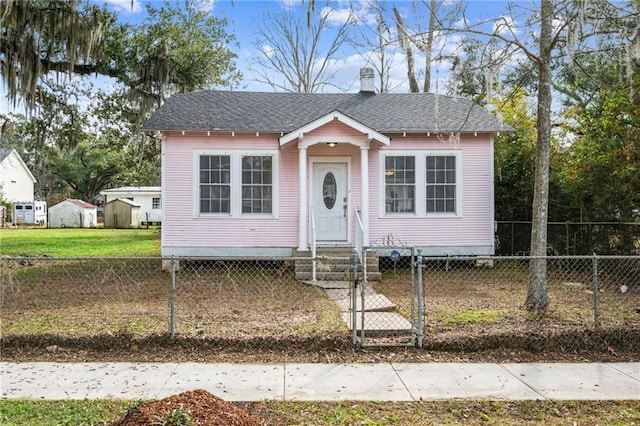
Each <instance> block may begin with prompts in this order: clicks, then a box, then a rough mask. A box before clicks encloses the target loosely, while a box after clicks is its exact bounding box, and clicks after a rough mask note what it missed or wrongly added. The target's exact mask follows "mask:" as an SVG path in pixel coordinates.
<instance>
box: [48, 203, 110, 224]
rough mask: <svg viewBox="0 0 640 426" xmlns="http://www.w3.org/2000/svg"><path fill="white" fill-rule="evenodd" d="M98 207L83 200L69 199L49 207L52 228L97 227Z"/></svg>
mask: <svg viewBox="0 0 640 426" xmlns="http://www.w3.org/2000/svg"><path fill="white" fill-rule="evenodd" d="M97 218H98V207H97V206H94V205H93V204H90V203H87V202H86V201H82V200H74V199H67V200H64V201H61V202H60V203H58V204H56V205H54V206H51V207H49V227H50V228H95V227H96V225H97V224H98V219H97Z"/></svg>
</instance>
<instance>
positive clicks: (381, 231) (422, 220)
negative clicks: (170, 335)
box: [369, 135, 494, 254]
mask: <svg viewBox="0 0 640 426" xmlns="http://www.w3.org/2000/svg"><path fill="white" fill-rule="evenodd" d="M404 150H410V151H413V152H414V153H415V154H416V155H417V154H418V153H419V150H434V151H437V150H444V151H451V150H460V151H461V153H462V167H463V169H462V171H463V175H462V185H463V187H462V194H463V199H462V204H463V205H462V216H461V217H429V216H427V217H424V216H423V217H409V216H404V217H397V216H395V217H394V216H384V215H381V214H380V200H379V197H378V195H379V194H381V185H382V184H383V177H382V172H381V171H380V170H379V169H380V155H381V154H382V153H383V152H387V151H404ZM421 178H422V176H416V179H417V182H421V180H420V179H421ZM369 179H370V185H369V190H370V194H371V195H370V201H371V203H370V217H369V221H370V222H369V223H370V226H369V232H370V238H371V240H372V241H376V240H377V241H380V242H381V241H382V238H383V237H385V236H388V235H389V234H392V235H393V237H394V238H395V239H397V240H400V241H402V242H403V243H406V244H407V245H409V246H421V247H474V246H490V247H493V238H494V237H493V235H494V213H493V212H494V207H493V148H492V140H491V139H490V137H489V136H486V135H485V136H477V137H466V138H463V139H462V140H461V141H460V143H459V144H449V143H444V142H441V141H438V140H437V139H434V138H424V139H415V138H410V137H407V138H403V137H402V135H398V136H397V137H394V138H393V140H392V142H391V146H389V147H385V148H383V149H382V150H380V151H373V152H372V153H371V155H370V165H369ZM417 202H421V201H420V200H418V201H417ZM442 254H448V253H447V252H446V250H444V252H443V253H442ZM452 254H454V253H452Z"/></svg>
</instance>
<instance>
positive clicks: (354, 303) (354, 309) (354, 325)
mask: <svg viewBox="0 0 640 426" xmlns="http://www.w3.org/2000/svg"><path fill="white" fill-rule="evenodd" d="M351 266H352V268H353V279H352V280H351V334H352V344H353V346H356V345H357V344H358V319H357V318H356V315H357V314H358V291H357V290H358V250H357V249H355V248H354V249H353V261H352V265H351ZM363 328H364V327H363Z"/></svg>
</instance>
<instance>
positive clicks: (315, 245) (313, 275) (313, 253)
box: [311, 207, 318, 282]
mask: <svg viewBox="0 0 640 426" xmlns="http://www.w3.org/2000/svg"><path fill="white" fill-rule="evenodd" d="M316 234H317V231H316V216H315V214H314V213H313V207H311V280H312V281H314V282H315V281H316V269H317V262H316V254H317V251H318V243H317V238H316Z"/></svg>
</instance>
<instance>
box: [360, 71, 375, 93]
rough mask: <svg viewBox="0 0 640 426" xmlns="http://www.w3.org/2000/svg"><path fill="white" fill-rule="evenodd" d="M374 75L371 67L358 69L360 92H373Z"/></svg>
mask: <svg viewBox="0 0 640 426" xmlns="http://www.w3.org/2000/svg"><path fill="white" fill-rule="evenodd" d="M375 92H376V88H375V77H374V74H373V69H372V68H361V69H360V93H375Z"/></svg>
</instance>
